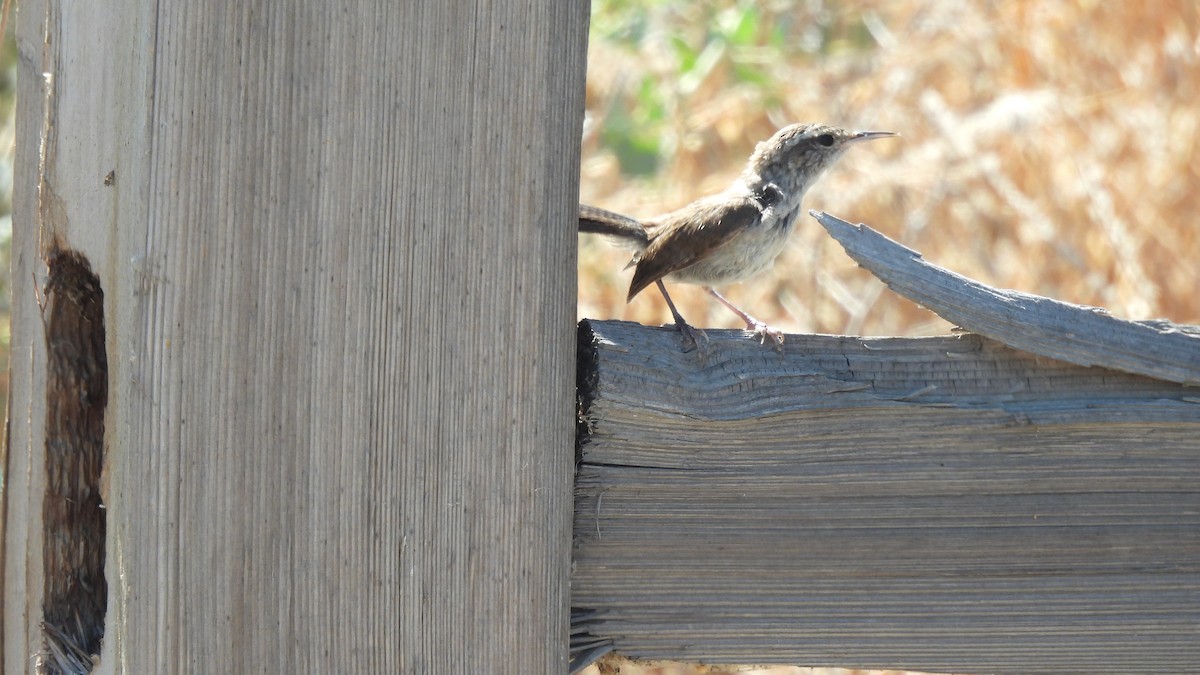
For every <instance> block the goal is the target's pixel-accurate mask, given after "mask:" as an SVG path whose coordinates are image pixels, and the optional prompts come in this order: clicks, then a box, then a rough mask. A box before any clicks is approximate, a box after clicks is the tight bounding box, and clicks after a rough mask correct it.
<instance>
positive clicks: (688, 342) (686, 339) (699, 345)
mask: <svg viewBox="0 0 1200 675" xmlns="http://www.w3.org/2000/svg"><path fill="white" fill-rule="evenodd" d="M675 328H677V329H679V333H680V335H682V336H683V351H685V352H697V351H698V352H699V353H700V354H701V355H703V354H704V352H705V351H706V350H707V348H708V336H707V335H705V333H704V331H702V330H700V329H699V328H695V327H693V326H691V325H690V324H688V323H687V322H685V321H677V322H676V323H675Z"/></svg>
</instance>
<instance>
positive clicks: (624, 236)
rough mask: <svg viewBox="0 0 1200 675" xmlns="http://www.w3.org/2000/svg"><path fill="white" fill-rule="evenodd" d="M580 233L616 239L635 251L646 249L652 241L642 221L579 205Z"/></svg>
mask: <svg viewBox="0 0 1200 675" xmlns="http://www.w3.org/2000/svg"><path fill="white" fill-rule="evenodd" d="M579 231H580V232H591V233H595V234H604V235H608V236H610V237H615V238H617V239H620V240H621V243H622V244H623V245H625V246H628V247H631V248H635V249H641V248H645V246H646V244H647V243H648V242H649V241H650V237H649V236H648V235H647V234H646V227H645V226H644V225H642V223H641V221H639V220H636V219H634V218H630V217H629V216H623V215H621V214H619V213H613V212H612V211H605V210H604V209H598V208H596V207H594V206H588V205H587V204H580V205H579Z"/></svg>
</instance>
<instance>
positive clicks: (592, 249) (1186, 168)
mask: <svg viewBox="0 0 1200 675" xmlns="http://www.w3.org/2000/svg"><path fill="white" fill-rule="evenodd" d="M1197 6H1198V5H1197V3H1195V2H1192V1H1191V0H1186V1H1179V2H1147V3H1113V2H1099V1H1091V0H1081V1H1075V2H1054V3H1045V2H973V3H964V2H952V1H943V2H922V1H918V0H899V1H889V2H882V1H879V2H872V1H846V2H834V1H821V0H768V1H760V2H737V1H731V0H724V1H721V2H716V1H700V2H696V1H689V2H682V1H679V0H674V1H667V0H638V1H633V0H593V2H592V25H591V41H590V46H589V55H588V56H589V63H588V81H587V115H586V120H585V124H584V132H583V159H582V166H581V171H582V182H581V195H580V199H581V201H583V202H585V203H589V204H594V205H596V206H600V207H603V208H607V209H610V210H614V211H619V212H622V213H626V214H628V215H632V216H637V217H649V216H653V215H657V214H660V213H665V212H667V211H669V210H673V209H675V208H678V207H680V206H683V205H684V204H686V203H687V202H689V201H691V200H693V199H695V198H696V197H699V196H701V195H703V194H707V193H711V192H716V191H719V190H720V189H722V188H724V187H725V186H726V185H728V183H729V182H730V181H732V180H733V178H735V177H736V176H737V174H738V173H739V172H740V170H741V168H742V166H743V164H744V163H745V161H746V159H747V158H748V157H749V154H750V152H751V151H752V150H753V148H754V145H755V144H756V143H757V142H759V141H763V140H765V139H767V138H769V137H770V136H771V134H772V133H774V132H775V131H776V130H777V129H778V128H779V127H781V126H784V125H786V124H789V123H792V122H815V121H819V122H824V123H827V124H831V125H834V126H841V127H846V128H852V129H876V130H886V131H896V132H899V133H900V134H902V138H900V139H895V140H881V141H873V142H871V143H868V144H863V145H860V146H856V147H854V148H853V149H852V150H850V151H849V152H848V153H847V154H846V155H845V156H844V157H843V158H842V160H841V161H840V163H839V164H837V165H836V166H835V167H834V168H833V169H831V170H830V171H828V172H827V173H826V174H825V176H824V177H823V178H822V179H821V180H820V181H819V182H818V183H817V184H816V187H815V188H813V189H812V190H810V191H809V193H808V196H807V197H806V199H805V204H804V209H805V211H807V209H809V208H816V209H821V210H824V211H828V212H830V213H832V214H833V215H836V216H839V217H841V218H844V219H846V220H849V221H851V222H865V223H867V224H868V225H870V226H872V227H873V228H875V229H877V230H880V231H882V232H883V233H884V234H886V235H888V236H889V237H891V238H893V239H896V240H898V241H899V242H901V243H903V244H904V245H906V246H908V247H910V248H913V249H915V250H917V251H919V252H921V253H922V254H923V255H924V257H925V258H926V259H927V260H929V261H931V262H933V263H935V264H937V265H940V266H943V267H946V268H949V269H951V270H953V271H956V272H958V273H960V274H964V275H966V276H969V277H972V278H974V279H977V280H979V281H982V282H984V283H987V284H990V285H993V286H998V287H1001V288H1012V289H1018V290H1021V291H1026V292H1029V293H1037V294H1040V295H1047V296H1050V297H1054V298H1057V299H1060V300H1065V301H1068V302H1074V303H1080V304H1085V305H1095V306H1102V307H1106V308H1108V309H1109V310H1111V312H1112V313H1113V314H1115V315H1117V316H1121V317H1126V318H1132V319H1148V318H1166V319H1171V320H1173V321H1176V322H1181V323H1200V300H1197V298H1196V292H1197V290H1200V283H1198V281H1200V276H1198V275H1200V227H1198V225H1200V223H1198V215H1200V157H1198V153H1197V150H1198V147H1200V146H1198V143H1200V98H1198V86H1200V41H1198V27H1197V22H1198V18H1197V13H1198V10H1197ZM628 260H629V254H628V253H627V252H625V251H622V250H620V249H617V248H615V247H614V246H612V245H611V244H609V242H607V241H605V240H604V239H603V238H601V237H596V236H592V235H583V236H581V237H580V256H579V316H580V318H583V317H591V318H600V319H628V320H632V321H639V322H642V323H645V324H649V325H659V324H663V323H668V322H669V321H670V314H669V313H668V311H667V308H666V306H665V304H664V303H663V301H662V299H661V297H660V295H659V294H658V293H657V292H656V291H655V290H654V289H653V288H650V289H647V290H646V291H644V292H643V293H641V294H640V295H639V296H638V297H637V298H635V299H634V301H633V302H632V303H630V304H628V305H626V303H625V294H626V292H627V290H628V286H629V280H630V278H631V276H632V270H623V269H622V268H623V267H624V266H625V264H626V263H627V262H628ZM668 287H669V290H670V291H671V294H672V297H673V298H674V299H675V301H676V303H677V304H678V305H679V308H680V311H681V312H682V313H683V315H684V316H685V317H686V318H687V319H688V320H689V322H691V323H693V324H695V325H698V326H701V327H723V328H741V327H742V326H743V324H742V323H741V322H740V321H739V320H738V319H737V318H736V317H734V316H733V314H732V313H730V312H729V311H728V310H726V309H725V308H723V307H721V306H720V305H718V304H717V303H716V302H714V301H712V300H711V299H710V298H708V296H707V295H706V294H705V293H704V292H703V291H702V290H701V289H699V288H698V287H694V286H688V285H679V284H670V283H668ZM721 290H722V291H723V292H725V294H726V295H727V296H728V297H729V298H730V299H731V300H733V301H734V302H735V303H736V304H738V305H739V306H741V307H742V308H743V309H746V310H747V311H749V312H750V313H751V314H753V315H755V316H757V317H758V318H760V319H762V320H765V321H767V322H768V323H769V324H771V325H772V326H773V327H775V328H778V329H781V330H783V331H785V332H817V333H842V334H868V335H908V336H916V335H931V334H943V333H946V332H947V331H948V330H949V329H950V326H949V325H948V324H946V323H945V322H943V321H942V320H940V319H938V318H937V317H936V316H934V315H933V314H932V313H931V312H928V311H926V310H923V309H920V308H918V307H916V306H914V305H913V304H912V303H910V302H908V301H906V300H904V299H902V298H900V297H899V296H896V295H894V294H893V293H891V292H890V291H887V290H886V289H885V288H884V287H883V285H882V284H881V283H880V282H878V281H877V280H875V278H874V277H872V276H871V275H870V274H868V273H867V272H866V271H864V270H861V269H859V268H857V266H856V265H855V264H854V263H853V262H852V261H851V260H850V259H849V258H848V257H847V256H846V255H845V253H844V252H843V251H842V250H841V248H840V247H839V246H838V245H837V244H836V243H835V242H833V241H832V240H831V239H830V238H829V237H828V236H827V235H826V234H825V232H824V230H823V229H822V228H821V227H820V226H819V225H818V224H817V223H816V221H815V220H812V219H811V218H810V217H809V216H807V215H805V216H802V218H801V220H800V222H799V224H798V227H797V231H796V233H795V234H794V235H793V237H792V242H791V244H790V245H789V247H788V249H787V250H786V252H785V253H784V254H783V255H782V256H781V257H780V258H779V260H778V263H777V264H776V266H775V268H774V270H773V271H772V272H771V273H769V274H765V275H763V276H761V277H757V278H754V279H752V280H748V281H746V282H743V283H742V284H739V285H736V286H733V287H730V288H728V289H721Z"/></svg>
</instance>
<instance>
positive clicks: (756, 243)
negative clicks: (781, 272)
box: [667, 209, 798, 286]
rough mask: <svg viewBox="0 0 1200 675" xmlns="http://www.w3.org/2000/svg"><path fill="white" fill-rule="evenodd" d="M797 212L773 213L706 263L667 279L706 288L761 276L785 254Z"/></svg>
mask: <svg viewBox="0 0 1200 675" xmlns="http://www.w3.org/2000/svg"><path fill="white" fill-rule="evenodd" d="M797 211H798V209H792V210H790V211H782V210H776V209H772V210H771V211H770V212H769V213H768V214H767V217H766V218H764V219H763V220H762V222H760V223H759V224H758V226H756V227H752V228H747V229H746V230H744V231H743V232H741V233H740V234H738V235H737V236H736V237H734V238H733V239H732V240H730V241H729V242H728V243H726V244H725V245H724V246H721V247H720V248H718V249H716V250H715V251H712V252H711V253H710V254H709V255H708V256H706V257H705V258H704V259H702V260H699V261H697V262H696V263H695V264H693V265H690V266H688V267H685V268H683V269H681V270H677V271H676V272H674V273H672V274H670V275H668V277H667V278H668V279H670V280H672V281H680V282H683V283H691V284H700V285H703V286H725V285H728V284H734V283H737V282H739V281H742V280H744V279H748V278H750V277H752V276H755V275H757V274H761V273H762V272H764V271H766V270H767V269H770V267H771V266H772V265H774V264H775V259H776V258H778V257H779V254H780V253H782V252H783V248H784V246H786V245H787V241H788V236H789V235H791V233H792V224H793V223H794V222H795V220H796V215H797Z"/></svg>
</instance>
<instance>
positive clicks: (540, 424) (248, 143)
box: [4, 0, 587, 673]
mask: <svg viewBox="0 0 1200 675" xmlns="http://www.w3.org/2000/svg"><path fill="white" fill-rule="evenodd" d="M19 18H20V25H19V28H18V33H19V48H20V54H21V74H20V78H21V79H20V81H21V85H20V86H21V93H20V100H21V105H22V108H21V129H20V133H19V139H18V141H17V143H18V147H19V153H20V158H19V160H18V166H19V168H18V174H20V175H21V176H22V178H21V179H20V180H19V183H18V186H17V191H18V194H17V199H16V204H17V213H16V218H15V220H14V222H15V223H16V248H17V253H16V255H15V257H16V258H17V262H16V264H15V270H16V272H15V274H14V281H15V283H14V306H15V307H14V334H13V363H14V377H13V399H12V400H13V407H14V414H13V415H12V417H11V420H12V446H11V448H12V452H11V454H10V457H9V462H8V465H7V469H8V470H7V471H6V479H7V485H6V491H5V496H6V506H7V512H6V524H7V525H8V527H7V529H6V538H5V542H6V547H7V548H6V555H5V580H6V583H5V592H4V603H5V613H4V649H5V653H4V663H5V672H24V671H25V670H26V669H27V668H28V664H29V663H30V658H31V654H32V653H33V652H35V651H36V650H37V649H38V647H39V644H40V638H39V636H38V630H39V628H38V623H37V622H38V619H39V613H38V607H39V602H40V598H39V597H38V593H39V592H38V590H37V589H39V588H40V579H39V578H37V571H36V565H35V564H34V563H33V562H28V561H29V560H33V561H35V562H36V558H37V556H38V555H40V553H39V552H40V550H41V547H40V539H39V537H40V531H39V528H40V523H39V522H38V520H37V517H36V515H35V514H34V515H31V514H32V509H33V508H34V507H33V506H32V505H34V504H36V505H37V507H36V508H37V509H38V511H39V512H40V510H41V507H40V501H38V499H39V498H40V494H41V492H42V491H44V487H43V486H42V483H44V477H43V476H41V475H40V473H39V472H40V471H41V470H42V469H41V464H39V462H41V461H43V460H42V454H43V446H44V430H43V429H41V428H40V427H41V425H42V424H43V422H42V420H44V401H42V400H41V399H44V377H45V376H44V370H45V355H44V345H43V346H39V342H40V341H43V336H42V324H41V322H40V321H39V319H38V314H39V310H38V308H37V304H36V299H35V292H34V288H33V286H34V283H35V281H34V275H37V278H38V279H42V278H43V277H44V265H43V263H42V257H43V256H44V254H45V246H46V245H47V244H46V242H49V241H50V240H57V241H59V242H60V243H61V244H62V245H63V246H64V247H65V248H67V249H70V250H73V251H77V252H79V253H80V254H81V255H82V256H84V257H85V258H86V259H87V260H88V261H89V262H90V264H91V266H92V268H93V269H94V270H95V271H96V273H97V274H98V276H99V277H100V281H101V284H102V285H103V287H104V297H105V318H106V323H107V327H108V342H107V353H108V357H109V358H108V361H109V367H110V376H109V384H110V388H109V405H108V411H107V415H106V435H105V439H104V447H105V462H106V465H105V480H106V485H105V488H104V490H105V492H104V504H105V508H106V509H107V518H108V534H107V539H106V544H107V548H108V550H107V568H106V576H107V579H108V584H109V595H108V598H109V599H108V607H107V613H106V615H107V621H108V624H107V627H106V632H105V638H104V643H103V653H102V656H101V661H100V666H99V672H129V673H155V672H157V673H167V672H197V671H200V672H221V673H248V672H314V673H316V672H325V673H333V672H339V673H342V672H345V673H353V672H370V673H379V672H412V673H435V672H441V673H452V672H499V671H504V670H509V671H514V672H515V671H520V672H545V673H561V672H562V671H563V670H565V668H566V644H567V634H568V603H567V582H568V570H569V563H570V560H569V545H570V513H571V488H570V485H571V482H570V481H571V469H572V466H571V453H570V447H571V438H572V432H573V428H574V425H573V414H572V413H573V410H574V407H573V398H572V393H573V390H572V388H571V375H570V374H571V373H572V372H573V368H574V359H573V356H574V342H573V332H572V331H573V324H574V321H573V318H574V306H575V284H574V281H573V279H574V273H575V258H574V250H575V246H576V234H575V220H574V216H575V211H576V204H577V202H578V190H577V185H576V181H577V176H578V161H579V158H578V148H579V133H580V127H581V117H582V110H583V104H582V96H583V80H584V72H585V63H584V59H585V46H586V27H587V6H586V4H581V3H559V2H537V3H507V4H506V3H461V2H459V3H390V2H361V3H350V4H346V3H321V2H300V3H287V4H278V5H276V4H268V3H243V4H237V3H235V4H229V3H218V2H212V1H207V0H204V1H201V2H190V3H153V2H134V1H132V0H125V1H122V2H118V3H105V4H104V5H103V6H100V5H95V6H92V5H90V4H89V3H82V4H81V3H59V2H56V1H55V0H30V2H28V3H23V4H22V6H21V12H20V17H19ZM43 72H45V73H49V74H50V77H49V78H48V79H43V78H42V73H43ZM44 84H46V85H49V86H43V85H44ZM43 149H49V150H50V152H47V153H43V152H42V150H43ZM110 172H112V173H111V178H109V176H110ZM31 177H37V180H33V179H32V178H31ZM46 188H49V189H46ZM39 388H40V390H41V393H39ZM27 518H28V520H27Z"/></svg>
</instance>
